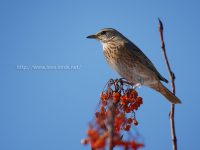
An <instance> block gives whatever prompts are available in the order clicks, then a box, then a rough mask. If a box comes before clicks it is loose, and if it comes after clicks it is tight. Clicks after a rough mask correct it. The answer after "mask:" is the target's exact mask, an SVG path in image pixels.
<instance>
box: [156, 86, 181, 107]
mask: <svg viewBox="0 0 200 150" xmlns="http://www.w3.org/2000/svg"><path fill="white" fill-rule="evenodd" d="M156 90H157V91H158V92H160V93H161V94H162V95H163V96H164V97H165V98H166V99H167V100H168V101H170V102H171V103H173V104H180V103H181V101H180V99H179V98H178V97H176V96H175V95H174V94H173V93H172V92H171V91H170V90H168V89H167V88H166V87H165V86H164V85H163V84H162V83H159V86H158V88H157V89H156Z"/></svg>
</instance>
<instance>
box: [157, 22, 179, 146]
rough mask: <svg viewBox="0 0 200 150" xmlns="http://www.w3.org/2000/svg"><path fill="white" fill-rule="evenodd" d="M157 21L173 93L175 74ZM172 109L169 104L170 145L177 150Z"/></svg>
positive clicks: (172, 106)
mask: <svg viewBox="0 0 200 150" xmlns="http://www.w3.org/2000/svg"><path fill="white" fill-rule="evenodd" d="M158 21H159V27H158V28H159V33H160V40H161V47H162V52H163V55H164V59H165V63H166V65H167V70H168V73H169V77H170V80H171V87H172V92H173V94H174V95H175V83H174V80H175V75H174V73H173V72H172V70H171V67H170V65H169V61H168V58H167V54H166V49H165V43H164V38H163V24H162V21H161V20H160V19H158ZM174 110H175V105H174V104H171V111H170V115H169V117H170V128H171V138H172V146H173V150H177V138H176V132H175V123H174Z"/></svg>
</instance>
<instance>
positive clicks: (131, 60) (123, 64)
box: [87, 28, 181, 104]
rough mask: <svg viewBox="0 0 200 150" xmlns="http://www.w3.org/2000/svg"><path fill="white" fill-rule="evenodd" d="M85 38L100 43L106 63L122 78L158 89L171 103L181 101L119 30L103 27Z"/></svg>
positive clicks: (149, 62) (142, 54) (148, 61)
mask: <svg viewBox="0 0 200 150" xmlns="http://www.w3.org/2000/svg"><path fill="white" fill-rule="evenodd" d="M87 38H92V39H96V40H98V41H100V42H101V43H102V45H103V53H104V55H105V57H106V61H107V63H108V64H109V65H110V66H111V68H112V69H113V70H115V71H116V72H117V73H118V74H119V75H120V76H121V77H122V78H125V79H126V80H127V81H129V82H131V83H134V84H138V83H139V84H141V85H145V86H148V87H150V88H152V89H154V90H156V91H158V92H159V93H161V94H162V95H163V96H164V97H166V99H167V100H169V101H170V102H171V103H173V104H177V103H181V101H180V100H179V98H177V97H176V96H175V95H174V94H173V93H172V92H171V91H169V90H168V89H167V88H166V87H165V86H164V85H163V84H162V83H161V81H164V82H166V83H167V82H168V81H167V79H165V78H164V77H163V76H161V74H160V73H159V72H158V71H157V69H156V68H155V66H154V65H153V63H152V62H151V61H150V60H149V59H148V58H147V56H146V55H145V54H144V53H143V52H142V51H141V50H140V49H139V48H138V47H137V46H136V45H135V44H134V43H132V42H131V41H130V40H128V39H127V38H126V37H125V36H123V35H122V34H121V33H120V32H118V31H117V30H115V29H112V28H104V29H102V30H100V31H99V32H97V33H96V34H93V35H90V36H88V37H87Z"/></svg>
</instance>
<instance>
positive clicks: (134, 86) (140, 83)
mask: <svg viewBox="0 0 200 150" xmlns="http://www.w3.org/2000/svg"><path fill="white" fill-rule="evenodd" d="M143 84H144V79H143V78H140V79H139V82H138V83H136V84H134V85H133V89H136V88H140V87H141V85H143Z"/></svg>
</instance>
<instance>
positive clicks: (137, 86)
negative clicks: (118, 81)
mask: <svg viewBox="0 0 200 150" xmlns="http://www.w3.org/2000/svg"><path fill="white" fill-rule="evenodd" d="M141 85H142V84H141V83H136V84H134V85H133V86H132V88H133V89H136V88H140V87H141Z"/></svg>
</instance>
